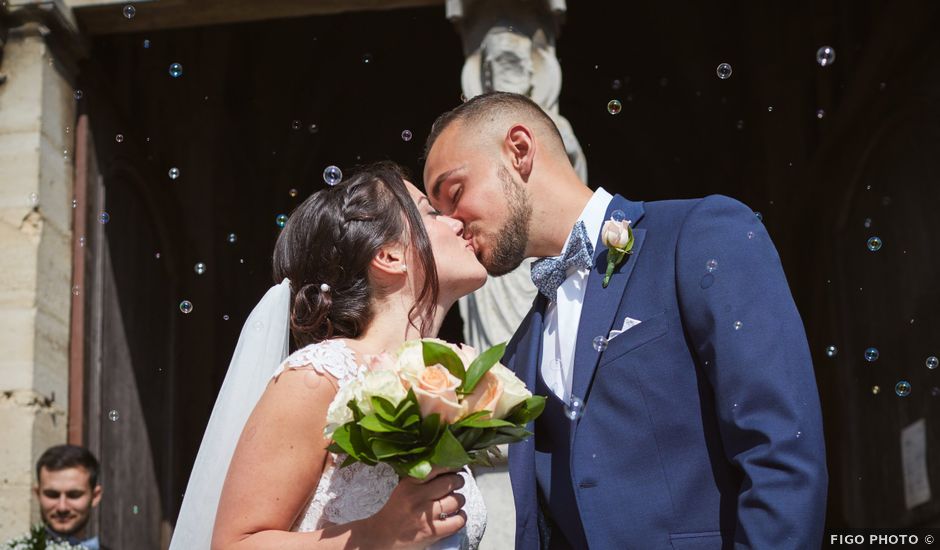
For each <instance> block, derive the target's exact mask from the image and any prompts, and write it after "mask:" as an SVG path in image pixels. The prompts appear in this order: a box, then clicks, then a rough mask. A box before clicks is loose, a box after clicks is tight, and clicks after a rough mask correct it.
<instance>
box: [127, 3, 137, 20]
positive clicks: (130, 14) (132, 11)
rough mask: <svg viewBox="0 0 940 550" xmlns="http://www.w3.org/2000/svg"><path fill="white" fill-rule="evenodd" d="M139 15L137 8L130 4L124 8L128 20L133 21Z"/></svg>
mask: <svg viewBox="0 0 940 550" xmlns="http://www.w3.org/2000/svg"><path fill="white" fill-rule="evenodd" d="M135 15H137V8H135V7H134V6H132V5H130V4H128V5H126V6H124V17H125V18H127V19H133V18H134V16H135Z"/></svg>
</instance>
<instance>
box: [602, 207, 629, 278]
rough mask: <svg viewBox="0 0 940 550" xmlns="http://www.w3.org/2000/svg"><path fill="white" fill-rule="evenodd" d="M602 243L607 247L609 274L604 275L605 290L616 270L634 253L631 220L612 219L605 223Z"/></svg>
mask: <svg viewBox="0 0 940 550" xmlns="http://www.w3.org/2000/svg"><path fill="white" fill-rule="evenodd" d="M601 241H602V242H603V243H604V246H606V247H607V273H605V274H604V285H603V286H604V288H607V284H608V283H610V276H611V275H613V273H614V268H616V267H617V265H619V264H620V262H622V261H623V259H624V258H625V257H626V256H627V254H632V253H633V229H632V228H631V227H630V220H619V221H618V220H615V219H614V218H611V219H609V220H607V221H606V222H604V229H603V230H602V231H601Z"/></svg>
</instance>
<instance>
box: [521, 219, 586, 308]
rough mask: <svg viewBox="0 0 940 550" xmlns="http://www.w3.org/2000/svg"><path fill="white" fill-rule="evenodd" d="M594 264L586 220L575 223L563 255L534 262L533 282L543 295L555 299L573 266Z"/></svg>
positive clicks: (582, 266)
mask: <svg viewBox="0 0 940 550" xmlns="http://www.w3.org/2000/svg"><path fill="white" fill-rule="evenodd" d="M593 266H594V245H593V244H592V243H591V240H590V239H589V238H588V234H587V228H585V227H584V222H578V223H576V224H574V228H573V229H572V230H571V236H570V237H568V244H567V245H566V246H565V250H564V252H562V253H561V256H555V257H554V258H542V259H541V260H536V261H534V262H532V282H533V283H535V287H536V288H538V289H539V292H541V293H542V296H545V297H546V298H548V299H549V300H551V301H555V295H556V293H557V292H558V287H560V286H561V283H563V282H565V279H567V278H568V270H569V269H570V268H572V267H577V268H579V269H591V267H593Z"/></svg>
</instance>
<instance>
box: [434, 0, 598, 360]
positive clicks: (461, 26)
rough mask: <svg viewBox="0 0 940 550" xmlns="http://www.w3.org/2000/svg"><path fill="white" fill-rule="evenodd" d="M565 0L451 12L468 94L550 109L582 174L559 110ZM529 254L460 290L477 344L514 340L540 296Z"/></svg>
mask: <svg viewBox="0 0 940 550" xmlns="http://www.w3.org/2000/svg"><path fill="white" fill-rule="evenodd" d="M564 13H565V2H564V0H542V1H526V0H448V1H447V18H448V19H450V20H451V21H452V22H453V23H454V24H455V25H456V27H457V29H458V30H459V32H460V36H461V38H462V39H463V44H464V54H465V55H466V56H467V59H466V62H465V63H464V66H463V72H462V74H461V79H460V80H461V86H462V88H463V94H464V97H466V98H471V97H474V96H476V95H479V94H482V93H485V92H491V91H503V92H515V93H518V94H524V95H527V96H529V97H530V98H531V99H532V100H533V101H535V102H536V103H538V104H539V105H540V106H541V107H542V109H544V110H545V112H546V113H548V115H549V116H551V117H552V120H554V121H555V125H556V126H558V130H559V131H560V132H561V136H562V139H563V140H564V143H565V149H566V150H567V152H568V158H569V159H571V164H572V165H573V166H574V167H575V170H576V171H577V173H578V175H579V176H580V177H581V179H582V181H585V182H586V181H587V161H586V160H585V158H584V153H583V152H582V151H581V145H580V144H579V143H578V139H577V138H576V137H575V135H574V131H573V130H572V129H571V124H570V123H569V122H568V121H567V120H566V119H565V118H564V117H563V116H561V114H560V113H559V111H558V96H559V94H560V93H561V65H560V64H559V63H558V59H557V58H556V57H555V37H556V35H557V33H558V24H559V21H560V19H561V17H562V16H563V15H564ZM530 265H531V262H530V261H526V262H523V264H522V265H521V266H519V268H518V269H516V270H515V271H513V272H511V273H508V274H507V275H504V276H502V277H490V278H489V280H488V281H487V283H486V285H484V286H483V288H481V289H480V290H478V291H476V292H475V293H473V294H471V295H470V296H467V297H464V298H461V300H460V302H459V307H460V314H461V316H462V317H463V320H464V338H465V339H466V341H467V343H468V344H470V345H472V346H474V347H476V348H477V349H486V348H488V347H490V346H492V345H494V344H499V343H501V342H506V341H508V340H509V339H510V338H511V337H512V334H513V332H515V330H516V328H518V326H519V323H520V322H521V321H522V318H523V317H524V316H525V314H526V312H528V310H529V307H530V306H531V305H532V300H533V299H534V298H535V294H536V289H535V286H533V285H532V282H531V280H530V279H529V266H530Z"/></svg>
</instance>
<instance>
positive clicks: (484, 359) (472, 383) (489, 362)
mask: <svg viewBox="0 0 940 550" xmlns="http://www.w3.org/2000/svg"><path fill="white" fill-rule="evenodd" d="M504 353H506V344H505V343H502V344H497V345H495V346H493V347H491V348H490V349H488V350H486V351H484V352H483V353H481V354H480V355H478V356H477V358H476V359H474V360H473V362H472V363H470V367H469V368H468V369H467V376H466V379H465V380H464V381H463V385H462V386H461V387H460V391H461V392H463V393H471V392H473V389H474V388H476V387H477V384H478V383H479V382H480V380H482V379H483V375H485V374H486V372H487V371H488V370H490V369H491V368H493V365H495V364H496V363H499V360H500V359H502V358H503V354H504Z"/></svg>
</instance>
